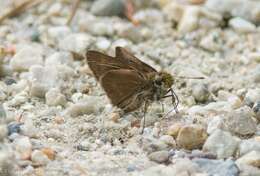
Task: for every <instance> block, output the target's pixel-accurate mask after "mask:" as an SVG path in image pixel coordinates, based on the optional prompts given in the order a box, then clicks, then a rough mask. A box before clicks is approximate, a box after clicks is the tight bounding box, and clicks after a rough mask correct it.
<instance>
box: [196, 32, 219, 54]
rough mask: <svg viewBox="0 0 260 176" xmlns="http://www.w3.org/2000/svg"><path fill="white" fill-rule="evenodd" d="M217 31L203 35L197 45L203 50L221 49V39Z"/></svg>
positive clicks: (215, 50)
mask: <svg viewBox="0 0 260 176" xmlns="http://www.w3.org/2000/svg"><path fill="white" fill-rule="evenodd" d="M220 39H221V38H220V36H219V33H218V32H212V33H210V34H208V35H206V36H205V37H203V38H202V39H201V41H200V43H199V45H200V46H201V47H202V48H204V49H205V50H208V51H211V52H218V51H219V50H221V46H222V44H221V40H220Z"/></svg>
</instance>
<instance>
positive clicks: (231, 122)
mask: <svg viewBox="0 0 260 176" xmlns="http://www.w3.org/2000/svg"><path fill="white" fill-rule="evenodd" d="M252 116H253V113H252V111H251V109H250V108H249V107H247V106H245V107H241V108H239V109H236V110H234V111H231V112H230V113H229V114H228V115H227V117H226V118H225V124H226V126H227V127H228V129H229V131H230V132H231V133H233V134H235V135H238V136H248V135H253V134H255V132H256V122H255V121H254V120H253V119H252Z"/></svg>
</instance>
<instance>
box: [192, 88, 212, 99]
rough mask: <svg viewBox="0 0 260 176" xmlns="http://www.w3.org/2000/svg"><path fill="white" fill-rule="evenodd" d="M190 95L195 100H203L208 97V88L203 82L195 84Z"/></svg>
mask: <svg viewBox="0 0 260 176" xmlns="http://www.w3.org/2000/svg"><path fill="white" fill-rule="evenodd" d="M192 95H193V97H194V98H195V100H196V101H197V102H205V101H207V100H208V98H209V90H208V87H207V85H205V84H196V85H194V86H193V87H192Z"/></svg>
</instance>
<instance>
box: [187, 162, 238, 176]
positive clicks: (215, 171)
mask: <svg viewBox="0 0 260 176" xmlns="http://www.w3.org/2000/svg"><path fill="white" fill-rule="evenodd" d="M192 162H195V163H196V164H198V165H199V167H200V168H201V169H202V170H203V171H204V172H206V173H207V174H209V175H217V176H238V173H239V169H238V167H237V166H236V164H235V162H234V161H232V160H225V161H224V160H210V159H204V158H196V159H193V160H192Z"/></svg>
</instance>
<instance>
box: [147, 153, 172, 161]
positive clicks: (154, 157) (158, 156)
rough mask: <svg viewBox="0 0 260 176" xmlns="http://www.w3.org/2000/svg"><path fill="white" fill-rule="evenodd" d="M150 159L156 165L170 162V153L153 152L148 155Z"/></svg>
mask: <svg viewBox="0 0 260 176" xmlns="http://www.w3.org/2000/svg"><path fill="white" fill-rule="evenodd" d="M148 158H149V159H150V160H151V161H154V162H156V163H165V162H167V161H168V160H169V152H168V151H164V150H162V151H157V152H153V153H150V154H149V155H148Z"/></svg>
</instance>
